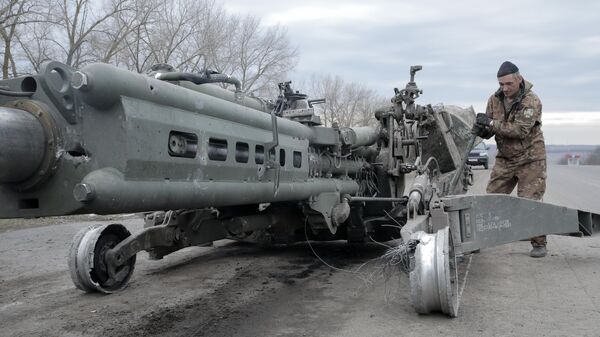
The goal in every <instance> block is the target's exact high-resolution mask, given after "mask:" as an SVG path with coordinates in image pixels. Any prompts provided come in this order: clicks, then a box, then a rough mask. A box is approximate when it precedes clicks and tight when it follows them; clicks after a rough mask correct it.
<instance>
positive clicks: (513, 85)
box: [498, 74, 523, 98]
mask: <svg viewBox="0 0 600 337" xmlns="http://www.w3.org/2000/svg"><path fill="white" fill-rule="evenodd" d="M522 80H523V79H522V78H521V76H520V75H515V74H509V75H504V76H502V77H498V84H500V89H502V92H503V93H504V96H506V97H510V98H514V97H515V96H516V95H517V93H518V92H519V85H520V84H521V81H522Z"/></svg>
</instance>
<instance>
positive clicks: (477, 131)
mask: <svg viewBox="0 0 600 337" xmlns="http://www.w3.org/2000/svg"><path fill="white" fill-rule="evenodd" d="M471 133H472V134H474V135H475V136H479V137H482V138H483V136H484V135H485V134H486V133H487V130H486V129H485V127H483V126H481V125H479V124H477V123H475V124H473V128H472V129H471Z"/></svg>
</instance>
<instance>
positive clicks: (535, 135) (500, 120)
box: [485, 80, 546, 164]
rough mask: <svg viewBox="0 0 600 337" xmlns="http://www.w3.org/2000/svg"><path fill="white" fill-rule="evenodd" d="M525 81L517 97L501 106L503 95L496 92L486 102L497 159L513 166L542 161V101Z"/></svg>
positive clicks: (543, 157)
mask: <svg viewBox="0 0 600 337" xmlns="http://www.w3.org/2000/svg"><path fill="white" fill-rule="evenodd" d="M532 87H533V85H532V84H531V83H529V82H527V81H525V80H523V83H522V84H521V89H520V92H519V95H518V96H517V97H516V98H515V100H514V101H512V103H510V104H508V105H507V106H506V108H505V106H504V93H503V92H502V90H501V89H498V91H496V92H495V93H494V94H493V95H492V96H491V97H490V98H489V100H488V104H487V109H486V112H485V113H486V114H487V115H488V116H489V117H491V118H493V119H494V124H493V126H492V128H491V130H490V131H491V134H490V136H492V135H495V136H496V144H497V146H498V155H497V157H499V158H505V159H506V160H507V161H509V162H512V163H515V164H523V163H528V162H533V161H536V160H542V159H546V148H545V145H544V135H543V133H542V129H541V126H542V102H541V101H540V99H539V97H538V96H537V95H536V94H535V93H534V92H533V91H531V88H532Z"/></svg>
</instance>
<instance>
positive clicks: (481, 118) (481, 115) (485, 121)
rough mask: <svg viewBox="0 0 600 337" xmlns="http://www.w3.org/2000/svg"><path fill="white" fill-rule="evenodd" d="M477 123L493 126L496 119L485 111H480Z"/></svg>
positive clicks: (476, 118)
mask: <svg viewBox="0 0 600 337" xmlns="http://www.w3.org/2000/svg"><path fill="white" fill-rule="evenodd" d="M475 124H476V125H479V126H483V127H491V126H492V125H493V124H494V120H493V119H491V118H490V117H488V115H486V114H484V113H478V114H477V117H475Z"/></svg>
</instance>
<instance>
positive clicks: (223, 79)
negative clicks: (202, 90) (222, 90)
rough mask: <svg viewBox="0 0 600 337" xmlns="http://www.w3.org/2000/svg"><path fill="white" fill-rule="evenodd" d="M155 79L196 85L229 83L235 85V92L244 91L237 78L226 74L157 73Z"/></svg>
mask: <svg viewBox="0 0 600 337" xmlns="http://www.w3.org/2000/svg"><path fill="white" fill-rule="evenodd" d="M154 78H156V79H157V80H161V81H189V82H192V83H194V84H205V83H229V84H233V85H235V91H237V92H241V91H242V82H240V80H238V79H237V78H235V77H231V76H229V75H225V74H219V73H210V72H208V71H207V72H205V73H199V74H194V73H182V72H168V73H156V75H154Z"/></svg>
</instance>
